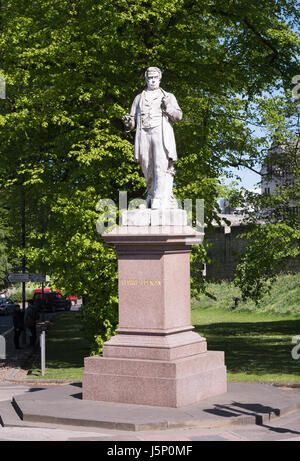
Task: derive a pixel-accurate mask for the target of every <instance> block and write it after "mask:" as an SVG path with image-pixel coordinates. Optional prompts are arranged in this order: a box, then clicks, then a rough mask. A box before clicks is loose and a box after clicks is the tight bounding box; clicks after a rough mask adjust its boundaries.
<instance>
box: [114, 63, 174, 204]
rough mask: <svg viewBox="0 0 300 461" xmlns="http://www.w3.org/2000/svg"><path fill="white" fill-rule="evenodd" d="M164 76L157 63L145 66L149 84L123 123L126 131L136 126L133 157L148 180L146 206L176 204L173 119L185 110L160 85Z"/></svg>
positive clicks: (135, 101) (139, 95)
mask: <svg viewBox="0 0 300 461" xmlns="http://www.w3.org/2000/svg"><path fill="white" fill-rule="evenodd" d="M161 76H162V74H161V70H160V69H159V68H158V67H149V68H148V69H147V70H146V72H145V79H146V83H147V87H146V88H145V89H144V90H143V91H142V93H140V94H138V95H137V96H136V98H135V99H134V101H133V104H132V107H131V111H130V114H126V115H125V117H124V118H123V123H124V125H125V128H126V130H127V131H131V130H133V129H134V128H136V135H135V148H134V157H135V161H136V162H138V163H140V165H141V168H142V171H143V174H144V176H145V180H146V185H147V199H146V206H147V207H151V208H156V209H157V208H159V209H160V208H167V209H168V208H177V202H176V200H175V198H174V196H173V180H174V175H175V169H174V166H173V164H174V162H175V161H176V160H177V153H176V144H175V137H174V131H173V127H172V122H179V121H180V120H181V119H182V111H181V109H180V107H179V106H178V103H177V101H176V98H175V96H174V95H173V94H171V93H167V92H166V91H164V90H163V89H162V88H160V80H161Z"/></svg>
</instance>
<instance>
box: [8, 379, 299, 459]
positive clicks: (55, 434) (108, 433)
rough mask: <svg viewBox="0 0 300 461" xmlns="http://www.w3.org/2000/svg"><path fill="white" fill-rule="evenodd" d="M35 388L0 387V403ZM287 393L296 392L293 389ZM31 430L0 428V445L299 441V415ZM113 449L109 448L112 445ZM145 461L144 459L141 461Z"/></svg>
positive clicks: (41, 425)
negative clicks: (225, 422) (200, 425)
mask: <svg viewBox="0 0 300 461" xmlns="http://www.w3.org/2000/svg"><path fill="white" fill-rule="evenodd" d="M35 390H38V389H37V388H36V386H29V385H25V384H9V383H2V384H0V401H2V402H4V401H9V402H10V401H11V399H12V396H16V395H20V394H24V393H27V392H34V391H35ZM290 392H295V393H296V392H297V393H298V394H299V392H300V390H299V389H295V390H291V391H290ZM27 424H28V425H30V424H32V425H35V427H24V426H23V427H2V426H1V425H0V441H102V442H116V441H119V442H123V441H124V442H125V441H127V442H132V443H133V446H135V445H134V444H135V443H139V442H154V441H156V442H171V443H172V444H174V445H176V442H179V441H180V442H186V443H191V442H192V443H193V444H194V443H195V442H200V441H231V442H234V441H240V442H241V441H300V412H299V411H295V412H293V413H290V414H288V415H287V416H284V417H280V418H278V419H275V420H272V421H270V422H269V423H268V424H263V425H241V426H236V427H232V426H231V427H228V428H226V427H224V428H212V429H172V430H171V429H170V430H163V431H140V432H139V431H137V432H130V431H120V430H112V429H102V428H101V429H97V428H88V427H78V426H64V425H59V424H46V423H39V424H37V423H27ZM105 446H106V445H105ZM112 446H113V444H112ZM144 459H145V458H144Z"/></svg>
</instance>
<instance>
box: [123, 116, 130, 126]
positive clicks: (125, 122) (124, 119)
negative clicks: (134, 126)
mask: <svg viewBox="0 0 300 461" xmlns="http://www.w3.org/2000/svg"><path fill="white" fill-rule="evenodd" d="M122 120H123V123H124V125H128V124H129V123H130V122H131V116H130V115H129V114H126V115H124V117H123V118H122Z"/></svg>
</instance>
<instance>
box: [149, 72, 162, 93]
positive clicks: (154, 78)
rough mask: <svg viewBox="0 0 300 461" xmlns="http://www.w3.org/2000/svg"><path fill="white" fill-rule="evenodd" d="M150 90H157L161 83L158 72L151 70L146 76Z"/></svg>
mask: <svg viewBox="0 0 300 461" xmlns="http://www.w3.org/2000/svg"><path fill="white" fill-rule="evenodd" d="M146 83H147V88H148V90H157V88H159V84H160V77H159V74H158V72H149V73H148V75H147V77H146Z"/></svg>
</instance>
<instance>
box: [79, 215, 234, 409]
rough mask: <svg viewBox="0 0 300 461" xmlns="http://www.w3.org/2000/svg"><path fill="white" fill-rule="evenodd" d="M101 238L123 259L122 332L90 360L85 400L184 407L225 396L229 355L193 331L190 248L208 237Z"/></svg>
mask: <svg viewBox="0 0 300 461" xmlns="http://www.w3.org/2000/svg"><path fill="white" fill-rule="evenodd" d="M150 211H152V210H150ZM177 211H181V210H177ZM103 238H105V240H106V241H107V243H109V244H110V245H113V246H114V247H115V249H116V252H117V255H118V271H119V329H118V331H117V333H118V334H117V335H116V336H113V337H112V338H111V339H110V340H109V341H107V342H106V343H104V347H103V357H101V356H98V357H88V358H85V369H84V374H83V382H82V390H83V399H86V400H102V401H106V402H119V403H130V404H138V405H152V406H165V407H182V406H186V405H191V404H193V403H196V402H198V401H200V400H202V399H205V398H208V397H213V396H215V395H219V394H222V393H225V392H226V391H227V382H226V368H225V365H224V353H223V352H215V351H213V352H210V351H207V345H206V339H205V338H203V337H201V336H200V335H198V334H197V333H195V332H194V331H192V330H193V327H192V326H191V318H190V252H191V249H190V245H192V244H194V243H199V242H201V241H202V239H203V234H200V233H199V232H196V231H195V230H194V229H192V228H191V227H188V226H178V225H174V226H138V225H136V226H128V227H127V226H121V227H118V228H116V229H114V230H113V231H112V232H110V233H108V234H106V235H103Z"/></svg>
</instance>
